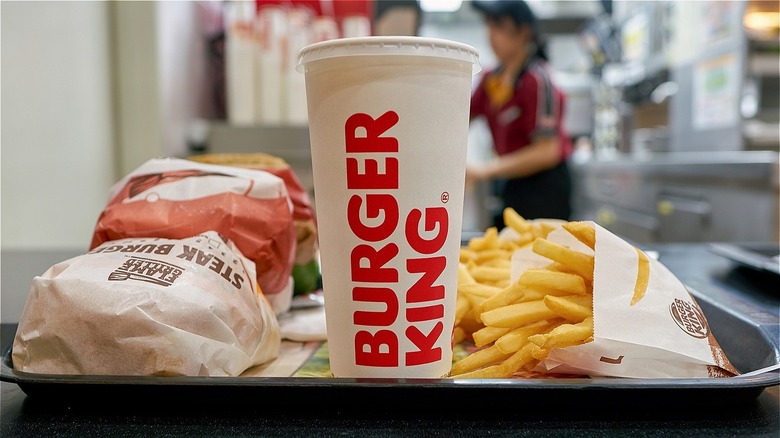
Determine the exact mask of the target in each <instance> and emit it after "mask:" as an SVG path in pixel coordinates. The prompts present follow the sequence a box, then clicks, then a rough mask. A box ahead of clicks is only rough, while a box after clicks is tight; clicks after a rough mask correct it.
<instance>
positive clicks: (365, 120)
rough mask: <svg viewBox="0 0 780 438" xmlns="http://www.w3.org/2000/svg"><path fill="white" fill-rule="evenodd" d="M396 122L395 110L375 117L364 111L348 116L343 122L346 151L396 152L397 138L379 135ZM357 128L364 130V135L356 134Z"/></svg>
mask: <svg viewBox="0 0 780 438" xmlns="http://www.w3.org/2000/svg"><path fill="white" fill-rule="evenodd" d="M396 123H398V114H397V113H396V112H395V111H387V112H386V113H384V114H382V115H381V116H379V118H377V119H374V118H373V117H371V116H369V115H368V114H364V113H358V114H353V115H351V116H349V118H348V119H347V121H346V123H345V124H344V131H345V132H344V134H345V138H346V143H347V144H346V147H347V153H353V152H398V140H397V139H395V138H394V137H380V135H382V134H384V133H385V132H387V130H388V129H390V128H392V127H393V126H395V124H396ZM361 128H362V129H361ZM358 129H360V130H361V133H363V132H362V131H365V135H358Z"/></svg>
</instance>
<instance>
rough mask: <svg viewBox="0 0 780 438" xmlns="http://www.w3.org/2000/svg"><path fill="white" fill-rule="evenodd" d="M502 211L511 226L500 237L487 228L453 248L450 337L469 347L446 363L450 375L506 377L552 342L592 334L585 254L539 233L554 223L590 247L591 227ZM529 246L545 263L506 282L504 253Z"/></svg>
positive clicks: (589, 264) (589, 266) (577, 340)
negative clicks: (453, 301)
mask: <svg viewBox="0 0 780 438" xmlns="http://www.w3.org/2000/svg"><path fill="white" fill-rule="evenodd" d="M503 217H504V223H505V224H506V226H507V227H511V228H512V229H513V231H514V232H512V233H502V234H503V235H504V236H503V237H500V236H499V232H498V229H496V228H495V227H491V228H488V229H487V230H486V231H485V233H484V234H483V235H481V236H478V237H474V238H472V239H470V240H469V241H468V243H467V245H465V246H464V247H463V248H461V253H460V265H459V272H458V298H457V306H456V309H457V310H456V316H455V331H454V333H453V334H454V341H455V342H456V343H460V342H463V341H473V343H474V346H475V347H476V350H474V352H472V353H470V354H469V355H468V356H466V357H464V358H463V359H460V360H458V361H457V362H455V363H454V364H453V367H452V370H451V372H450V374H449V376H450V377H452V378H458V379H461V378H462V379H465V378H511V377H512V376H513V375H516V374H519V373H523V372H525V371H528V370H531V369H533V368H534V367H535V366H536V365H537V364H538V363H539V361H541V360H544V359H545V358H546V357H547V355H548V354H549V352H550V350H552V349H554V348H565V347H568V346H573V345H580V344H583V343H586V342H590V341H592V339H593V255H590V254H586V253H583V252H580V251H576V250H573V249H571V248H568V247H565V246H562V245H559V244H557V243H554V242H551V241H549V240H547V236H548V234H549V233H550V232H552V231H553V230H554V229H556V228H558V227H562V228H564V229H565V230H566V231H568V232H569V233H571V234H572V235H573V236H574V237H576V238H577V240H579V241H580V242H582V243H583V244H585V245H586V246H588V247H590V248H591V249H593V248H595V241H596V235H595V230H594V229H593V227H592V226H591V225H590V224H588V223H585V222H562V223H560V224H558V225H551V222H549V221H534V220H525V219H524V218H523V217H522V216H520V215H519V214H518V213H517V212H516V211H515V210H513V209H511V208H507V209H505V210H504V212H503ZM507 235H508V236H509V237H507ZM529 245H530V246H531V248H532V250H533V252H535V253H536V254H538V255H540V256H543V257H545V258H547V259H549V261H550V263H549V265H547V266H545V267H544V268H540V269H526V270H525V271H523V272H522V274H521V275H520V277H519V278H518V279H517V281H515V282H514V283H510V267H511V257H512V254H513V253H514V251H516V250H517V249H520V248H524V247H528V246H529Z"/></svg>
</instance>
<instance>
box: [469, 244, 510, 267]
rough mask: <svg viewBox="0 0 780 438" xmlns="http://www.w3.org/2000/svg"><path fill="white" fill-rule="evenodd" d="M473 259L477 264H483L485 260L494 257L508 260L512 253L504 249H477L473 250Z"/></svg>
mask: <svg viewBox="0 0 780 438" xmlns="http://www.w3.org/2000/svg"><path fill="white" fill-rule="evenodd" d="M474 254H475V259H474V260H475V261H476V262H477V264H478V265H483V264H485V262H487V261H490V260H494V259H503V260H509V258H510V257H512V254H511V253H509V251H507V250H504V249H500V248H499V249H488V250H485V251H478V252H475V253H474Z"/></svg>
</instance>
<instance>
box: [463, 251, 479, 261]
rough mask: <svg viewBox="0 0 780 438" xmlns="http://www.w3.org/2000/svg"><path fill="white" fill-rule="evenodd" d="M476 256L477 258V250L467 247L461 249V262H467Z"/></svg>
mask: <svg viewBox="0 0 780 438" xmlns="http://www.w3.org/2000/svg"><path fill="white" fill-rule="evenodd" d="M476 258H477V252H476V251H472V250H470V249H467V248H461V249H460V262H461V263H466V262H468V261H469V260H476Z"/></svg>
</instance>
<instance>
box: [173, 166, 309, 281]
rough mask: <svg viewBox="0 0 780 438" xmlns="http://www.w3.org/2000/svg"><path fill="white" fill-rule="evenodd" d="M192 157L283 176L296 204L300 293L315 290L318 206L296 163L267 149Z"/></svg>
mask: <svg viewBox="0 0 780 438" xmlns="http://www.w3.org/2000/svg"><path fill="white" fill-rule="evenodd" d="M188 159H189V160H192V161H197V162H199V163H207V164H218V165H222V166H234V167H241V168H246V169H257V170H264V171H266V172H269V173H272V174H274V175H276V176H278V177H279V178H281V179H282V180H283V181H284V183H285V185H286V186H287V193H288V194H289V195H290V199H291V200H292V204H293V224H294V226H295V237H296V241H297V245H296V250H295V262H294V264H293V279H294V282H295V283H294V289H293V292H294V293H296V294H300V293H306V292H312V291H314V290H315V289H317V288H318V287H319V263H318V261H317V223H316V221H315V216H314V208H313V206H312V202H311V200H310V198H309V195H308V193H307V192H306V188H305V187H304V186H303V184H302V183H301V181H300V179H299V178H298V176H297V175H296V174H295V171H293V169H292V167H291V166H290V165H289V164H288V163H287V162H286V161H285V160H284V159H282V158H280V157H277V156H274V155H271V154H267V153H264V152H254V153H212V154H202V155H193V156H191V157H188Z"/></svg>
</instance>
